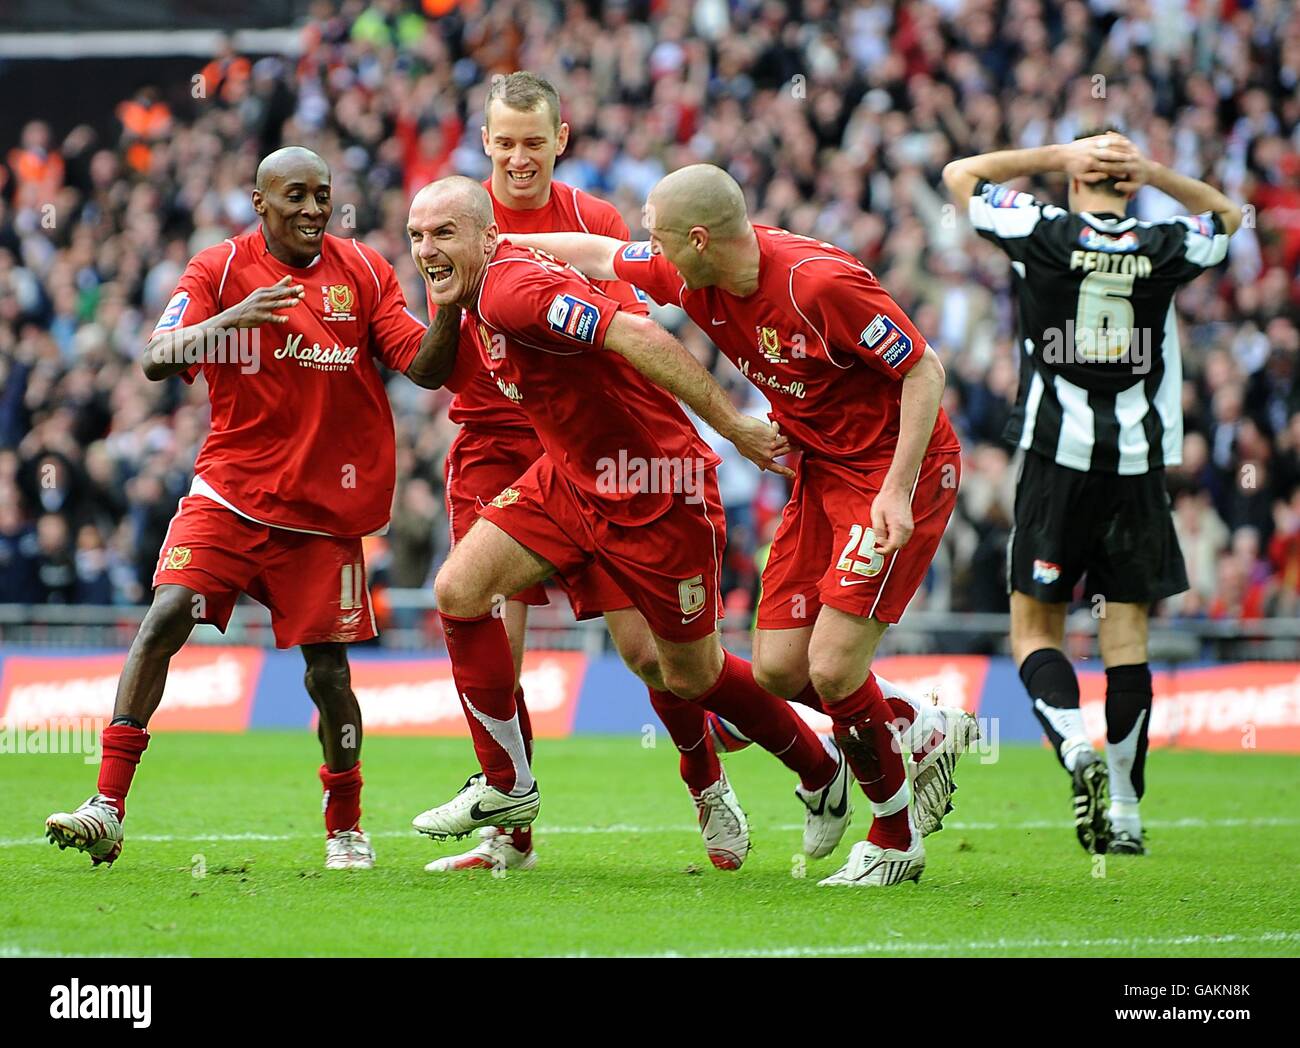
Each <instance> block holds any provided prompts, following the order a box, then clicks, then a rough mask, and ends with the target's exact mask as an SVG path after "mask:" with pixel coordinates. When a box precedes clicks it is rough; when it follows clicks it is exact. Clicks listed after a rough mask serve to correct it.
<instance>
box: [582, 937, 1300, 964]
mask: <svg viewBox="0 0 1300 1048" xmlns="http://www.w3.org/2000/svg"><path fill="white" fill-rule="evenodd" d="M1281 942H1300V932H1292V931H1285V932H1264V933H1263V934H1261V935H1231V934H1228V935H1179V936H1175V937H1173V938H1165V939H1160V938H1155V937H1154V936H1147V937H1139V938H1106V939H988V940H983V941H975V942H916V941H914V940H909V939H906V938H901V937H900V938H899V939H898V941H897V942H866V943H853V944H851V945H844V946H785V947H779V948H776V949H771V948H768V949H757V950H740V949H731V950H711V951H706V952H701V953H689V952H682V951H677V950H667V951H665V952H662V953H620V954H598V953H567V954H561V955H560V956H563V957H606V958H611V959H613V958H631V957H644V958H654V959H666V958H679V957H693V958H708V959H722V958H733V957H773V958H779V957H856V956H860V955H862V954H898V953H960V952H968V953H991V952H993V951H994V950H1088V949H1096V948H1099V947H1104V948H1107V949H1136V948H1141V947H1154V946H1199V945H1210V944H1228V945H1234V944H1249V943H1281Z"/></svg>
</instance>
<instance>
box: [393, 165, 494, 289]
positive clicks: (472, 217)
mask: <svg viewBox="0 0 1300 1048" xmlns="http://www.w3.org/2000/svg"><path fill="white" fill-rule="evenodd" d="M406 235H407V236H409V237H410V238H411V259H412V260H413V261H414V262H415V265H416V267H417V268H418V269H419V270H420V274H421V276H423V277H424V279H425V282H426V283H427V285H428V290H429V300H430V301H431V302H432V303H433V304H434V305H437V306H445V305H450V304H452V303H456V304H459V305H466V304H468V303H469V302H471V301H473V299H474V296H475V295H477V294H478V289H479V288H480V286H482V283H483V278H484V275H485V274H486V273H487V264H488V261H489V260H490V259H491V258H492V256H493V255H494V254H495V253H496V249H497V221H496V214H495V213H494V212H493V210H492V197H491V196H489V195H488V191H487V190H486V189H484V188H483V186H481V185H480V184H479V183H477V182H475V181H474V180H473V179H472V178H465V177H464V176H463V175H451V176H449V177H447V178H440V179H438V181H436V182H430V183H429V184H428V185H427V186H425V187H424V188H423V189H421V190H420V191H419V192H418V193H416V194H415V197H414V199H413V200H412V201H411V213H410V214H409V215H408V216H407V219H406Z"/></svg>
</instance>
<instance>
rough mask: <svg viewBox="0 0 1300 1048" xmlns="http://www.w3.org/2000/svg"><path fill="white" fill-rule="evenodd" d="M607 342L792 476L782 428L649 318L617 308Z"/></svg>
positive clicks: (749, 452) (753, 453)
mask: <svg viewBox="0 0 1300 1048" xmlns="http://www.w3.org/2000/svg"><path fill="white" fill-rule="evenodd" d="M605 348H606V349H609V350H613V351H614V352H615V353H618V354H620V355H621V356H623V357H625V358H627V360H628V362H629V363H630V364H631V365H632V366H633V367H634V368H636V369H637V371H639V372H641V374H643V375H645V377H646V378H648V379H650V381H652V382H654V383H655V384H656V385H660V386H663V387H664V389H666V390H668V391H669V392H670V393H672V394H674V395H676V396H677V397H679V398H680V399H682V400H684V401H685V402H686V403H687V404H689V405H690V407H691V410H693V411H694V412H695V413H696V414H697V415H699V416H700V418H702V419H703V420H704V421H705V422H707V423H708V424H709V425H710V426H712V427H713V428H714V429H715V430H717V431H718V432H719V433H721V434H722V435H723V436H724V437H726V438H727V439H728V440H730V441H731V442H732V443H733V444H735V445H736V447H737V448H738V449H739V451H740V453H741V454H742V455H744V456H745V458H747V459H749V461H750V462H752V463H754V464H755V465H756V466H758V467H759V469H770V470H771V471H772V472H774V473H780V474H781V475H782V476H786V477H793V476H794V472H793V471H792V470H790V469H788V468H787V467H785V466H782V465H780V464H779V463H778V462H777V461H776V460H777V459H778V458H779V457H780V456H782V455H784V454H786V453H788V452H789V450H790V442H789V441H788V440H787V439H786V437H785V435H784V434H782V433H781V431H780V429H779V428H778V427H777V426H776V425H775V424H773V423H770V422H764V421H763V420H762V419H757V418H750V417H749V416H747V415H742V414H741V413H740V412H739V411H737V410H736V407H735V405H734V404H732V403H731V399H730V398H729V397H728V396H727V394H726V391H725V390H724V389H723V388H722V387H721V386H719V385H718V383H717V382H716V381H715V380H714V378H713V376H712V375H710V374H709V373H708V372H707V371H706V370H705V369H704V367H703V365H701V364H700V362H699V361H698V360H696V359H695V358H694V357H693V356H691V354H690V352H689V351H688V350H687V349H686V347H685V346H683V345H682V344H681V343H680V342H678V341H677V339H675V338H673V336H672V335H670V334H669V333H668V332H667V331H665V330H664V329H663V328H661V327H660V326H659V325H658V324H656V323H655V322H654V321H653V320H650V319H649V318H648V317H642V316H636V315H634V314H630V313H623V312H620V313H619V314H618V315H617V316H615V317H614V319H613V320H612V321H610V324H609V329H608V331H606V333H605ZM931 421H932V422H933V420H931Z"/></svg>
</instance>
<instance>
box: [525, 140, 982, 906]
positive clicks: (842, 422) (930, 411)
mask: <svg viewBox="0 0 1300 1048" xmlns="http://www.w3.org/2000/svg"><path fill="white" fill-rule="evenodd" d="M646 228H647V229H649V230H650V233H651V240H650V241H648V242H645V243H635V244H627V243H621V242H619V241H616V240H611V239H608V238H600V237H589V236H582V235H575V234H557V235H550V236H531V237H512V238H511V239H512V240H513V241H514V242H517V243H520V244H525V245H532V246H535V247H539V248H541V249H543V250H545V251H548V252H551V253H553V254H555V255H556V256H558V257H560V258H564V259H566V260H567V261H569V262H571V263H572V264H573V265H575V266H577V267H578V268H579V269H581V270H582V271H583V272H584V273H587V274H588V275H589V276H591V277H592V278H600V279H606V278H609V277H613V276H618V277H621V278H622V279H624V280H628V281H631V282H632V283H634V284H635V285H636V286H637V287H639V288H641V289H642V290H643V291H645V292H646V293H648V294H649V295H650V296H651V297H653V298H654V299H656V300H657V301H659V302H664V303H673V304H675V305H680V306H681V307H682V308H683V309H685V310H686V312H687V313H688V315H689V316H690V317H691V319H692V320H694V321H695V323H696V324H697V325H699V326H700V327H701V328H702V329H703V330H704V331H705V332H706V333H707V334H708V335H709V337H710V338H712V339H713V341H714V342H715V343H716V344H717V346H718V347H719V348H720V349H721V350H722V351H723V352H724V353H726V354H727V356H728V357H730V358H731V360H732V361H733V362H734V363H735V364H736V366H737V367H739V368H740V370H741V372H742V373H743V374H744V375H745V376H746V377H747V378H748V379H749V380H750V381H751V382H753V383H754V384H755V385H757V386H758V387H759V388H760V389H762V391H763V392H764V394H766V396H767V398H768V400H769V401H770V402H771V404H772V418H773V420H774V421H775V422H776V423H777V424H778V425H779V426H780V428H781V431H782V433H784V434H785V435H787V436H788V437H789V438H790V439H791V441H792V442H793V443H794V444H795V445H796V446H797V447H799V448H801V449H802V454H801V456H800V460H799V463H798V470H797V475H796V479H795V485H794V491H793V494H792V497H791V499H790V502H789V504H788V505H787V506H786V509H785V514H784V517H783V518H782V522H781V526H780V528H779V530H778V531H777V534H776V537H775V539H774V541H773V543H772V551H771V555H770V557H769V560H768V563H767V567H766V568H765V570H764V572H763V597H762V600H761V602H760V604H759V608H758V631H757V634H756V636H755V644H754V669H755V675H756V677H757V679H758V680H759V682H760V683H761V684H763V685H764V686H765V687H767V688H768V689H770V690H771V691H773V692H775V693H776V694H778V695H784V696H786V697H788V698H790V699H792V700H795V701H800V702H803V703H805V704H807V705H813V706H817V707H818V708H824V709H825V712H826V713H828V714H829V715H830V717H831V718H832V720H833V722H834V724H835V737H836V739H837V741H838V742H839V744H840V747H841V749H842V750H843V751H844V753H845V755H846V756H847V757H848V759H849V763H850V764H851V765H852V767H853V771H854V773H855V775H856V776H857V779H858V782H859V783H860V784H861V786H862V789H863V791H864V792H865V793H866V795H867V797H868V799H869V800H870V801H871V808H872V812H873V813H874V815H875V819H874V822H873V824H872V827H871V830H870V832H869V834H868V836H867V839H866V840H865V841H863V842H861V843H859V844H857V845H856V846H855V847H854V849H853V851H852V853H851V854H850V856H849V859H848V861H847V863H846V864H845V865H844V867H843V868H842V869H841V870H839V871H838V872H837V873H835V874H834V875H832V876H831V877H828V878H826V879H825V880H823V881H822V882H821V883H822V884H828V885H838V884H848V885H889V884H897V883H899V882H901V881H903V880H907V879H912V880H915V879H918V878H919V877H920V875H921V871H922V870H923V869H924V867H925V849H924V847H923V845H922V841H921V838H922V837H923V836H924V835H925V834H926V833H928V832H930V831H932V830H934V829H937V828H938V827H939V825H940V823H941V821H942V818H943V815H944V813H945V812H946V810H947V808H948V803H949V797H950V795H951V793H952V789H953V786H952V781H951V775H952V767H953V765H954V764H955V762H956V758H957V756H958V755H959V754H960V752H961V751H962V750H963V749H964V748H965V747H966V746H967V745H968V744H969V742H970V741H972V740H973V738H974V737H975V736H976V733H977V728H976V726H975V723H974V719H973V718H971V717H969V716H967V715H964V714H962V713H961V712H960V711H958V710H945V709H943V708H933V707H931V708H925V707H922V706H920V705H919V704H916V703H914V702H912V701H909V700H908V699H907V698H906V697H905V696H903V695H901V694H892V695H886V694H885V693H884V692H882V689H881V685H880V682H879V681H878V679H877V678H876V677H875V675H874V674H873V673H872V672H871V668H870V667H871V659H872V657H873V655H874V653H875V650H876V645H877V644H878V642H879V640H880V637H881V635H882V634H883V633H884V631H885V629H886V627H887V626H888V625H889V624H890V623H893V622H897V621H898V618H899V616H900V615H901V614H902V613H903V610H904V608H905V607H906V606H907V603H908V601H909V600H910V599H911V597H912V594H913V593H915V592H916V590H917V588H918V587H919V586H920V584H921V582H922V581H923V579H924V577H925V574H926V571H927V569H928V567H929V564H930V561H931V559H932V558H933V556H934V552H935V550H936V548H937V547H938V544H939V540H940V538H941V537H942V535H943V530H944V527H945V526H946V525H947V522H948V518H949V516H950V515H951V513H952V509H953V506H954V504H955V502H956V494H957V480H958V474H959V462H960V458H959V453H960V448H959V445H958V442H957V438H956V436H955V434H954V433H953V430H952V427H951V426H950V425H949V423H948V420H947V418H946V417H945V416H944V414H943V412H942V411H941V410H940V409H939V399H940V396H941V394H942V391H943V382H944V374H943V367H942V365H941V364H940V363H939V360H938V358H937V357H936V356H935V354H934V351H933V350H931V349H930V348H929V347H928V346H927V345H926V343H925V339H924V338H923V337H922V336H921V334H920V333H919V332H918V331H917V330H916V329H915V328H914V327H913V326H912V323H911V322H910V321H909V320H908V318H907V317H906V316H905V315H904V314H903V312H902V310H900V309H899V308H898V306H897V305H896V304H895V303H894V301H893V300H892V299H891V298H890V297H889V295H888V294H887V293H886V292H885V291H884V289H883V288H881V286H880V285H879V284H878V283H877V282H876V279H875V277H874V276H872V274H871V273H870V271H868V270H867V268H866V267H865V266H863V265H862V263H861V262H859V261H858V260H857V259H855V258H853V257H852V256H851V255H849V254H847V253H846V252H844V251H841V250H840V249H839V248H836V247H834V246H833V245H831V244H827V243H823V242H819V241H817V240H813V239H811V238H809V237H803V236H798V235H796V234H794V233H790V232H788V231H786V230H784V229H775V228H771V227H767V226H754V225H751V223H750V222H749V219H748V216H747V214H746V211H745V201H744V195H743V194H742V193H741V190H740V187H739V186H738V185H737V184H736V182H735V180H734V179H732V178H731V177H730V176H729V175H727V174H726V172H724V171H721V170H720V169H718V168H715V167H711V166H709V165H705V164H699V165H693V166H691V167H686V168H682V169H681V170H680V171H676V172H674V173H672V174H671V175H668V176H667V177H666V178H664V179H663V180H662V181H661V182H660V183H659V184H658V185H657V186H656V187H655V188H654V190H653V191H652V192H651V194H650V197H649V200H648V201H647V206H646ZM891 690H894V689H891ZM891 722H892V723H891ZM743 730H744V729H743V728H741V731H742V732H743ZM895 732H898V733H899V734H900V738H899V739H898V740H897V741H896V740H895V737H894V733H895ZM940 737H942V741H940ZM907 752H916V753H918V756H919V757H920V760H919V763H918V775H917V791H916V792H917V800H918V804H917V807H916V815H917V818H916V821H915V823H914V822H913V820H912V818H911V814H912V813H911V811H910V803H909V802H910V800H911V790H910V788H909V785H908V781H907V767H906V761H905V758H904V754H905V753H907Z"/></svg>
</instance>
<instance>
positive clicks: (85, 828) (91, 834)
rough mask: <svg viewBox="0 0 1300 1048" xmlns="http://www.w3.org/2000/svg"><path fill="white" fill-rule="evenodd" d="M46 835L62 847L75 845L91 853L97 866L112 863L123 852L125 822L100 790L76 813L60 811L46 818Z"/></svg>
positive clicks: (92, 861) (53, 842) (78, 848)
mask: <svg viewBox="0 0 1300 1048" xmlns="http://www.w3.org/2000/svg"><path fill="white" fill-rule="evenodd" d="M45 836H46V837H48V838H49V839H50V843H51V844H57V845H58V846H59V849H60V850H62V849H64V848H68V847H72V848H76V849H77V850H78V851H84V852H85V853H86V854H88V855H89V856H90V861H91V863H92V864H93V865H95V866H98V865H99V864H100V863H101V862H103V863H108V864H109V865H110V866H111V865H112V864H113V862H114V861H115V860H116V859H117V857H118V856H119V855H121V854H122V822H121V820H120V819H118V817H117V809H116V808H114V807H113V805H112V804H110V803H109V800H108V798H107V797H105V796H104V795H103V794H100V793H97V794H95V796H93V797H91V798H90V800H88V801H86V802H85V803H84V804H83V805H82V806H81V807H80V808H78V809H77V810H76V811H73V812H66V811H58V812H55V813H54V814H53V815H51V816H50V817H49V818H48V819H46V820H45Z"/></svg>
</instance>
